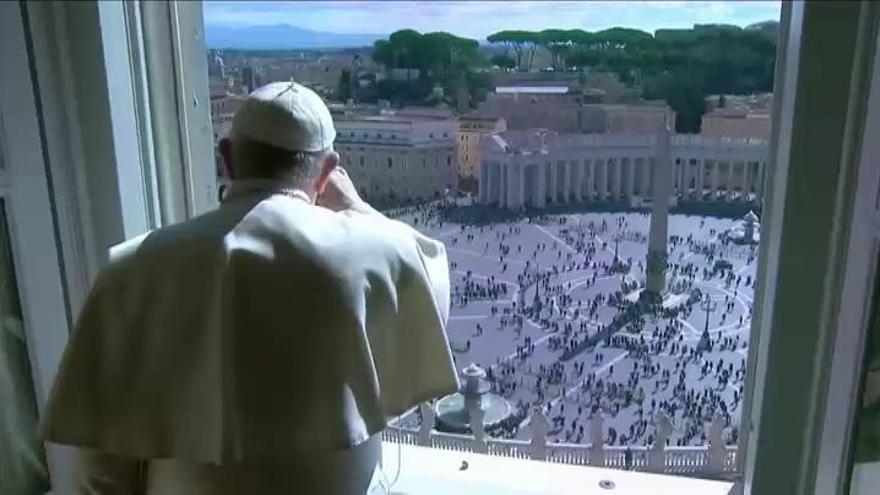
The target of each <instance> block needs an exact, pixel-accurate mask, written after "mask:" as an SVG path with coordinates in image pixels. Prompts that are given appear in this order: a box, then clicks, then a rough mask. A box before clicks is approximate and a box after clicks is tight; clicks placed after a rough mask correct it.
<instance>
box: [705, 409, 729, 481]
mask: <svg viewBox="0 0 880 495" xmlns="http://www.w3.org/2000/svg"><path fill="white" fill-rule="evenodd" d="M724 424H725V420H724V416H723V415H722V414H721V413H718V412H716V413H715V415H714V416H713V417H712V423H710V424H709V469H710V472H712V473H720V472H722V471H724V457H725V456H726V454H727V449H726V448H725V446H724Z"/></svg>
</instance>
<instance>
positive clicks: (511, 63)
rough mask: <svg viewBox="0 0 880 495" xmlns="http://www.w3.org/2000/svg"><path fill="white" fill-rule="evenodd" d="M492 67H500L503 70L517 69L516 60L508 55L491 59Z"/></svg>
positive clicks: (499, 55) (500, 55)
mask: <svg viewBox="0 0 880 495" xmlns="http://www.w3.org/2000/svg"><path fill="white" fill-rule="evenodd" d="M491 62H492V65H495V66H497V67H500V68H502V69H513V68H515V67H516V60H514V58H513V57H511V56H510V55H506V54H503V53H501V54H498V55H495V56H493V57H492V59H491Z"/></svg>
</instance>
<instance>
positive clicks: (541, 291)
mask: <svg viewBox="0 0 880 495" xmlns="http://www.w3.org/2000/svg"><path fill="white" fill-rule="evenodd" d="M474 209H476V210H474ZM469 211H470V213H469V215H470V217H471V218H472V219H473V221H468V220H467V216H466V215H464V214H462V213H461V211H460V208H457V206H456V205H455V204H454V203H452V202H444V203H439V204H438V203H433V204H427V205H416V206H413V207H409V208H407V209H402V210H399V211H397V212H395V215H396V216H397V217H398V218H401V219H404V220H405V221H408V222H409V223H410V224H412V225H413V226H414V227H416V228H426V229H433V230H431V231H432V232H436V231H441V230H442V229H443V228H444V226H445V227H446V229H447V230H446V231H445V232H447V233H448V234H447V235H446V236H445V237H444V238H443V240H444V241H445V242H447V245H448V246H450V247H452V248H454V249H466V250H468V251H470V252H471V253H473V254H476V255H478V256H481V257H482V259H484V260H486V264H487V266H485V270H483V269H481V270H479V271H480V272H482V273H481V274H476V273H474V272H473V271H472V270H471V269H468V270H466V271H464V272H463V273H461V274H460V276H457V277H453V281H454V283H453V289H452V301H453V305H454V307H458V308H466V307H468V306H469V305H472V304H476V303H483V304H485V303H486V301H494V302H493V303H492V304H491V306H489V311H488V314H487V315H486V316H487V317H489V318H487V319H484V320H481V322H480V323H476V324H473V333H472V334H471V335H470V336H469V337H468V338H467V339H466V341H464V343H463V345H462V344H461V343H457V342H453V349H454V350H455V351H456V353H455V354H456V357H457V356H458V355H460V354H466V355H470V354H471V352H472V349H473V345H474V342H476V341H478V340H477V339H481V338H485V337H484V334H485V332H486V331H487V330H488V329H487V328H486V326H487V325H490V324H491V325H496V326H497V328H492V329H491V330H492V331H493V333H500V334H501V335H510V336H511V338H514V339H516V340H517V344H516V346H515V350H514V352H512V353H511V354H510V355H509V356H496V358H495V361H494V362H488V363H486V362H479V363H478V364H481V365H483V366H484V367H486V368H487V379H488V381H489V382H490V384H491V385H492V392H493V393H496V394H499V395H501V396H503V397H505V398H507V399H508V400H510V401H511V403H512V404H514V411H515V413H514V415H513V416H514V417H513V418H508V420H507V421H505V422H503V423H502V425H501V426H500V427H499V428H496V431H495V432H493V434H496V435H501V436H507V437H514V436H517V435H519V434H520V429H521V428H522V426H524V425H525V424H526V422H527V421H528V412H529V411H533V410H536V409H539V408H543V411H544V413H545V414H546V415H547V417H548V418H549V419H550V424H551V429H550V435H551V436H552V437H553V438H555V439H556V440H558V441H562V442H569V443H582V442H585V441H588V437H589V435H588V433H589V432H588V431H587V432H585V429H587V430H588V429H589V427H588V426H585V425H587V424H588V422H589V419H590V418H591V417H593V415H595V414H598V413H602V414H605V415H607V417H610V418H612V420H613V421H612V422H611V424H610V426H608V428H607V432H605V441H606V443H608V444H612V445H644V444H651V443H652V442H653V435H654V426H653V424H654V418H655V416H656V415H657V414H658V413H661V412H662V413H663V414H665V415H666V416H667V417H668V418H669V419H670V420H671V422H672V424H673V425H674V433H673V435H672V436H671V437H670V439H669V440H668V441H669V442H670V443H671V444H674V445H700V444H703V443H704V442H705V433H704V431H705V424H706V423H707V422H708V421H711V419H712V418H713V417H714V416H715V415H716V414H720V415H721V417H723V418H724V420H725V423H726V425H727V426H728V427H729V428H728V430H727V432H728V433H727V435H728V441H735V439H736V435H737V433H736V424H735V422H734V420H733V415H734V413H735V411H736V410H737V409H738V408H739V407H740V405H741V398H742V389H743V384H744V379H745V351H744V349H745V348H747V345H748V333H747V332H743V331H741V330H743V329H744V328H745V327H744V325H746V324H747V323H748V322H749V321H750V318H751V305H750V303H749V299H748V298H747V297H743V296H747V295H748V293H749V292H750V290H751V288H752V284H753V277H752V276H750V275H745V276H744V275H743V273H742V272H744V271H745V268H746V267H748V266H749V265H751V264H752V263H753V262H754V260H755V258H756V251H755V248H754V247H749V246H742V245H736V244H734V243H731V242H729V240H727V239H726V237H724V236H721V235H719V234H720V233H719V232H717V231H716V230H715V229H714V228H708V229H707V228H706V226H705V223H704V222H705V221H702V220H701V221H700V224H699V229H698V231H697V232H696V233H698V234H699V235H695V232H691V233H689V234H687V235H686V236H677V235H673V236H671V237H670V239H669V244H668V252H669V256H668V265H667V275H668V283H667V291H668V293H669V294H671V295H673V296H677V297H676V298H675V299H674V300H672V298H670V300H671V301H672V302H671V303H670V304H663V305H651V306H646V305H645V303H643V302H641V301H640V300H639V298H638V297H633V295H634V294H636V295H637V293H638V291H639V290H641V289H642V286H643V283H642V282H641V280H642V279H643V278H644V273H645V263H644V262H643V261H642V260H633V259H632V258H631V257H629V258H627V259H626V260H624V259H623V258H622V257H619V254H618V250H619V244H620V243H628V244H630V245H632V244H642V245H646V244H647V235H646V232H645V230H644V229H641V228H639V227H637V226H635V225H630V221H631V220H632V219H634V218H635V216H634V215H633V214H628V215H620V216H618V217H616V218H613V219H611V220H610V221H609V219H608V218H605V219H603V220H601V221H577V220H573V218H576V217H568V216H558V217H552V216H546V215H536V216H532V217H526V218H525V219H511V218H509V214H508V213H507V212H499V213H497V215H498V217H497V218H493V217H492V215H494V214H496V213H494V212H496V211H497V210H491V209H480V207H476V206H474V207H471V210H469ZM450 214H452V216H454V217H455V222H454V223H453V222H452V221H450V220H449V218H450ZM643 220H645V219H643ZM634 223H639V222H634ZM641 223H643V224H644V223H645V222H641ZM451 225H455V228H450V226H451ZM524 229H528V230H530V231H531V232H530V233H532V237H528V235H524V232H526V230H524ZM535 230H542V231H544V233H545V234H548V235H546V236H543V238H542V237H537V236H536V235H535V233H534V231H535ZM706 233H708V235H705V234H706ZM538 235H540V234H538ZM536 237H537V239H540V240H539V241H537V242H536V241H535V239H536ZM629 251H631V249H630V250H629ZM490 253H491V254H490ZM490 262H491V266H489V263H490ZM453 263H455V262H453ZM454 266H455V265H454ZM734 267H738V268H739V269H738V270H735V269H734ZM456 268H457V266H456ZM459 271H460V270H459ZM495 274H497V277H501V276H502V275H503V276H504V279H505V280H501V279H499V278H496V275H495ZM513 281H515V284H514V283H513ZM707 299H709V300H710V301H711V302H713V303H715V304H714V305H713V308H714V312H709V311H706V316H705V317H706V318H710V316H711V317H712V318H714V320H715V323H714V324H713V325H711V328H710V330H711V333H710V335H709V337H708V339H706V338H704V336H703V335H701V328H697V326H698V325H697V323H696V322H698V321H702V320H701V318H700V317H701V316H702V312H703V311H704V309H703V303H704V301H705V300H707ZM454 312H455V310H454V309H453V314H454ZM695 312H696V313H695ZM499 314H500V317H499V318H492V317H495V316H498V315H499ZM728 320H731V321H730V322H728ZM733 320H736V321H733ZM489 322H494V323H489ZM691 322H695V323H691ZM525 325H530V326H532V327H534V328H535V329H536V330H537V332H538V333H537V334H534V333H533V334H531V335H530V334H526V335H523V329H524V326H525ZM707 325H708V324H707ZM535 335H538V336H541V337H537V336H535ZM489 338H490V339H494V338H496V337H489ZM541 347H544V348H545V349H546V351H545V352H539V349H540V348H541ZM736 351H741V352H740V353H736ZM469 359H471V358H469ZM548 359H549V360H548ZM461 364H467V363H461ZM615 367H617V371H618V372H617V373H615ZM624 368H626V369H624ZM621 370H623V372H621ZM621 425H622V426H621ZM585 435H587V436H585Z"/></svg>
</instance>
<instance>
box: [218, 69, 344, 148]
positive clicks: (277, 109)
mask: <svg viewBox="0 0 880 495" xmlns="http://www.w3.org/2000/svg"><path fill="white" fill-rule="evenodd" d="M231 135H232V136H233V137H244V138H248V139H251V140H253V141H257V142H260V143H265V144H269V145H272V146H275V147H277V148H283V149H286V150H290V151H309V152H316V151H323V150H325V149H327V148H329V147H330V145H332V144H333V140H334V139H335V138H336V130H335V129H334V128H333V119H332V118H331V117H330V111H329V110H327V105H325V104H324V101H323V100H321V97H320V96H318V95H317V94H315V92H314V91H312V90H311V89H309V88H306V87H305V86H302V85H299V84H297V83H295V82H292V81H291V82H275V83H271V84H267V85H265V86H263V87H261V88H257V89H255V90H254V91H253V92H252V93H251V94H249V95H248V97H247V99H246V100H245V102H244V103H243V104H242V105H241V106H240V107H239V108H238V110H237V111H236V112H235V116H234V117H233V118H232V132H231Z"/></svg>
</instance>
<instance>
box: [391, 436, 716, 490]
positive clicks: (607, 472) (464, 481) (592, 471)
mask: <svg viewBox="0 0 880 495" xmlns="http://www.w3.org/2000/svg"><path fill="white" fill-rule="evenodd" d="M398 446H399V447H400V448H401V449H402V451H401V453H400V459H401V464H402V466H401V469H400V478H399V479H398V480H397V483H396V484H395V485H394V487H393V489H392V493H393V494H396V495H405V494H407V495H416V494H417V495H433V494H436V495H441V494H442V495H447V494H449V493H455V494H457V495H484V494H487V493H491V494H493V495H507V494H511V495H512V494H516V495H527V494H528V495H539V494H541V495H543V494H546V495H551V494H552V495H566V494H578V495H592V494H596V495H600V494H601V495H648V494H667V493H674V494H676V495H691V494H692V495H728V494H729V493H730V491H731V488H732V487H733V483H732V482H727V481H708V480H702V479H697V478H687V477H681V476H669V475H660V474H648V473H637V472H634V471H620V470H615V469H603V468H596V467H588V466H573V465H566V464H556V463H550V462H540V461H532V460H526V459H515V458H510V457H498V456H490V455H485V454H476V453H473V452H457V451H449V450H438V449H432V448H428V447H418V446H414V445H400V444H397V443H390V442H385V443H384V445H383V466H384V470H385V474H386V476H388V477H389V479H393V477H394V474H395V473H396V471H397V455H398V452H397V449H398ZM463 461H464V462H466V463H467V468H466V469H462V467H463V464H462V462H463ZM603 481H610V482H611V483H613V488H603V487H602V486H600V483H601V482H603Z"/></svg>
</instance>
